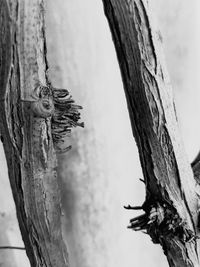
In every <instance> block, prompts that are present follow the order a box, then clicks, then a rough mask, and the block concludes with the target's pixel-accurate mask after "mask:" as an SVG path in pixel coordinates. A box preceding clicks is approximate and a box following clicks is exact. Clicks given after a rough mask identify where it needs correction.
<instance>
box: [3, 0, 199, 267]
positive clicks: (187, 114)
mask: <svg viewBox="0 0 200 267" xmlns="http://www.w3.org/2000/svg"><path fill="white" fill-rule="evenodd" d="M151 1H152V0H151ZM153 3H154V6H155V13H156V16H157V21H158V23H159V26H160V29H161V32H162V36H163V40H164V50H165V55H166V61H167V66H168V70H169V73H170V77H171V80H172V84H173V88H174V95H175V102H176V107H177V113H178V117H179V122H180V129H181V134H182V136H183V141H184V143H185V148H186V151H187V153H188V157H189V159H190V160H192V159H193V158H194V156H195V155H196V154H197V152H198V150H199V148H200V140H199V134H200V126H199V124H198V121H197V117H198V114H199V113H200V105H199V101H200V75H199V70H200V66H199V62H200V58H199V57H200V49H199V47H200V33H199V28H200V27H199V26H200V16H199V12H200V2H199V0H192V1H190V3H189V4H188V1H186V0H168V1H166V0H153ZM46 16H47V42H48V43H47V44H48V60H49V63H50V73H51V76H50V77H51V79H52V81H53V84H54V86H58V87H60V86H61V87H64V88H68V89H69V90H70V91H71V92H72V94H73V96H74V98H75V99H76V101H77V102H78V103H80V104H81V105H83V107H84V110H83V115H82V116H83V120H84V122H85V125H86V126H85V129H84V130H82V129H78V130H76V131H75V133H74V138H73V140H72V142H74V145H73V150H72V151H71V152H69V155H68V156H67V157H66V159H68V163H67V162H65V163H62V164H61V166H60V168H61V170H62V175H61V176H62V181H61V182H62V185H63V188H65V190H64V192H63V206H64V209H65V214H66V216H65V220H64V222H63V224H64V235H65V237H66V238H67V241H68V246H69V250H70V256H71V267H80V266H81V267H100V266H101V267H122V266H123V267H124V266H125V267H133V266H134V267H142V266H149V267H167V266H168V264H167V262H166V259H165V256H164V255H163V252H162V250H161V248H160V246H158V245H153V244H152V242H151V241H150V238H149V237H148V236H146V235H144V234H142V233H135V232H131V231H130V230H127V229H126V226H127V224H128V220H129V219H130V218H131V217H132V216H135V215H136V214H135V213H131V212H127V211H125V210H124V209H123V208H122V207H123V205H126V204H129V203H130V204H136V205H137V204H142V202H143V201H144V187H143V185H142V183H141V182H139V178H140V177H142V172H141V168H140V163H139V160H138V153H137V147H136V145H135V141H134V139H133V137H132V133H131V128H130V122H129V118H128V113H127V108H126V102H125V97H124V93H123V86H122V82H121V77H120V72H119V67H118V63H117V59H116V55H115V50H114V46H113V43H112V39H111V35H110V31H109V28H108V24H107V21H106V18H105V16H104V13H103V7H102V3H101V1H100V0H84V1H83V0H65V1H64V0H57V1H54V0H48V1H47V13H46ZM0 148H1V150H0V151H1V152H0V164H1V165H0V166H1V172H0V178H1V184H2V188H3V190H2V191H1V194H0V212H1V213H0V214H1V216H0V220H1V221H0V222H1V224H2V225H4V227H5V229H4V233H2V235H1V236H2V238H1V239H0V242H1V243H2V245H4V244H5V242H9V243H10V244H11V245H20V244H21V240H20V234H19V232H18V230H17V223H16V218H15V209H14V203H13V200H12V195H11V191H10V188H9V183H8V177H7V169H6V163H5V158H4V154H3V150H2V146H1V147H0ZM69 163H71V164H69ZM69 165H70V166H71V165H72V167H73V168H76V170H74V169H73V168H72V167H69ZM72 178H73V179H72ZM72 198H73V203H72ZM69 203H70V204H69ZM3 234H4V235H3ZM3 236H5V238H3ZM0 253H3V252H1V251H0ZM6 253H8V254H7V255H11V256H9V258H10V259H11V258H12V257H15V259H16V264H17V265H16V266H20V267H28V266H29V264H28V261H27V260H26V258H25V257H24V256H23V255H25V253H24V252H23V251H15V252H13V251H12V252H11V251H10V252H6ZM9 253H10V254H9ZM12 253H14V254H12ZM1 255H2V254H0V262H1ZM7 266H9V267H14V266H15V265H13V266H11V263H8V264H7ZM5 267H6V265H5Z"/></svg>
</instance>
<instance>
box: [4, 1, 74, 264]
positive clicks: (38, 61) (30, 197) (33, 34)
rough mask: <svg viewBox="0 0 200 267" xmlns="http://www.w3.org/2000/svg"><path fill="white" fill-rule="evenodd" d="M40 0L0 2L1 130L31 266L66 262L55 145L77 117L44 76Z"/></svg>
mask: <svg viewBox="0 0 200 267" xmlns="http://www.w3.org/2000/svg"><path fill="white" fill-rule="evenodd" d="M47 70H48V66H47V61H46V44H45V27H44V4H43V0H1V1H0V101H1V105H0V114H1V118H0V129H1V140H2V142H3V145H4V149H5V153H6V158H7V163H8V169H9V178H10V183H11V187H12V192H13V196H14V200H15V204H16V210H17V217H18V221H19V225H20V229H21V233H22V237H23V240H24V243H25V247H26V252H27V255H28V257H29V260H30V262H31V266H34V267H35V266H38V267H39V266H48V267H50V266H53V267H56V266H58V267H61V266H63V267H65V266H68V255H67V250H66V247H65V244H64V242H63V238H62V232H61V217H60V216H61V207H60V192H59V188H58V182H57V169H56V168H57V159H56V153H55V149H54V148H56V149H58V150H62V151H63V150H65V147H64V145H63V141H64V138H65V136H66V135H67V134H68V133H69V132H70V128H71V127H72V126H75V125H76V123H77V121H78V119H79V112H78V111H77V106H75V105H74V104H73V100H72V99H71V96H69V94H68V92H67V91H66V90H64V89H54V88H53V87H52V86H51V84H50V82H49V80H48V77H47Z"/></svg>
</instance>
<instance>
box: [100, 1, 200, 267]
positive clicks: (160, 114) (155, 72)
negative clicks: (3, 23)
mask: <svg viewBox="0 0 200 267" xmlns="http://www.w3.org/2000/svg"><path fill="white" fill-rule="evenodd" d="M103 4H104V10H105V14H106V17H107V19H108V22H109V26H110V29H111V33H112V37H113V41H114V44H115V48H116V53H117V57H118V61H119V65H120V69H121V74H122V79H123V84H124V90H125V94H126V99H127V104H128V110H129V115H130V120H131V124H132V130H133V135H134V137H135V139H136V142H137V146H138V150H139V156H140V161H141V165H142V170H143V174H144V179H145V184H146V200H145V202H144V204H143V205H142V207H143V209H144V211H145V214H143V215H141V216H139V217H137V218H134V219H132V220H131V221H130V226H129V227H130V228H132V229H134V230H146V231H147V233H148V234H150V236H151V238H152V240H153V242H155V243H160V244H161V245H162V247H163V249H164V253H165V254H166V256H167V259H168V262H169V264H170V266H182V267H183V266H199V256H198V251H197V243H198V240H197V235H198V234H199V233H198V232H199V230H198V227H197V225H198V212H197V209H198V195H197V194H196V190H197V187H196V181H195V179H194V176H193V173H192V169H191V166H190V164H189V163H188V160H187V157H186V154H185V152H184V149H183V144H182V142H181V138H180V134H179V129H178V123H177V118H176V111H175V107H174V101H173V96H172V88H171V84H170V80H169V77H168V73H167V70H166V66H165V62H164V56H163V52H162V38H161V36H160V32H159V30H158V29H157V28H156V26H155V23H154V21H153V15H152V10H151V8H150V3H148V1H146V0H144V1H142V0H124V1H121V0H103ZM191 240H192V242H191Z"/></svg>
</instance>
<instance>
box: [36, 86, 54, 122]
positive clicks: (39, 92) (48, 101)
mask: <svg viewBox="0 0 200 267" xmlns="http://www.w3.org/2000/svg"><path fill="white" fill-rule="evenodd" d="M35 96H36V99H37V100H36V101H34V102H33V103H32V104H31V109H32V112H33V114H34V115H35V116H36V117H40V118H48V117H51V116H52V114H53V113H54V102H53V96H52V90H51V89H50V88H49V87H46V86H41V85H40V86H38V87H37V88H36V89H35Z"/></svg>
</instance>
